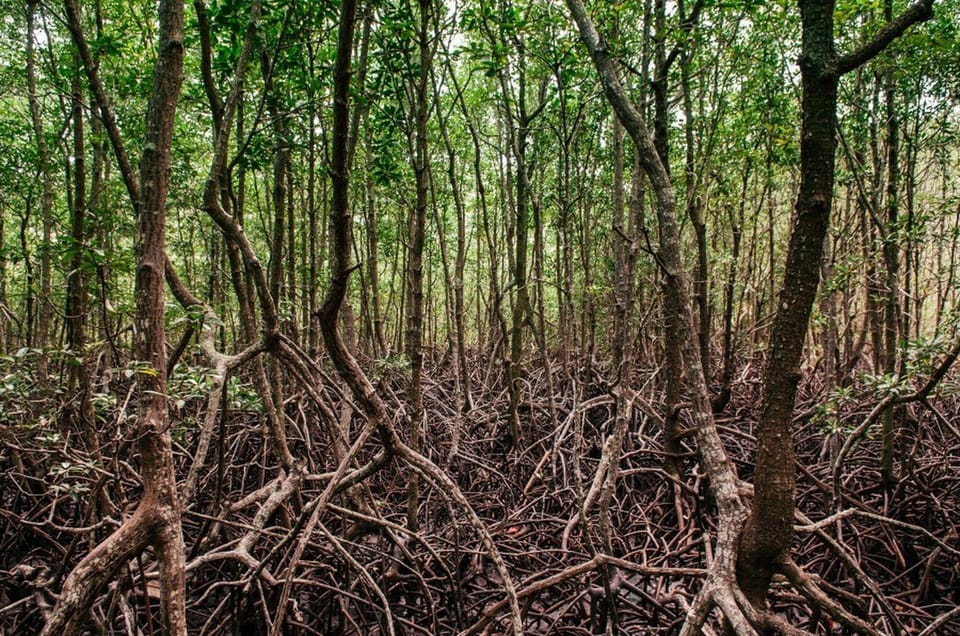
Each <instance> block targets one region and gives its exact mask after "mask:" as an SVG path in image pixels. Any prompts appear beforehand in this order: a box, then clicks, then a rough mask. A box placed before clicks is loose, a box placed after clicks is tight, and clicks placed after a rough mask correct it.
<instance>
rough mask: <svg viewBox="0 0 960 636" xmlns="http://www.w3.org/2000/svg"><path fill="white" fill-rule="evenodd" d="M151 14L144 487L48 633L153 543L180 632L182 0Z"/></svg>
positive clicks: (140, 261)
mask: <svg viewBox="0 0 960 636" xmlns="http://www.w3.org/2000/svg"><path fill="white" fill-rule="evenodd" d="M66 6H67V11H68V13H70V14H72V17H74V18H78V12H77V7H76V4H75V2H74V0H66ZM158 12H159V43H160V48H159V52H158V55H157V61H156V64H155V66H154V74H153V88H152V91H151V97H150V103H149V106H148V109H147V122H146V137H145V140H144V150H143V155H142V157H141V160H140V180H139V185H140V188H139V192H140V197H139V199H138V201H137V203H138V205H137V208H138V211H139V214H138V218H137V248H136V253H137V270H136V283H135V296H136V340H135V355H136V359H137V360H138V361H139V363H138V368H137V389H138V403H139V407H140V417H139V419H138V423H137V427H136V431H135V437H136V439H137V443H138V447H139V451H140V458H141V468H140V471H141V476H142V478H143V484H144V494H143V499H142V500H141V502H140V504H139V506H138V507H137V510H136V511H135V513H134V514H133V515H132V516H131V517H130V518H129V519H127V521H126V522H124V524H123V525H122V526H121V527H120V528H119V529H118V530H117V531H116V532H115V533H113V534H112V535H110V537H108V538H107V539H106V540H105V541H104V542H103V543H101V544H100V545H98V546H97V547H96V548H94V549H93V550H92V551H91V552H90V553H89V554H88V555H87V556H86V557H85V558H84V559H83V560H81V561H80V563H79V564H78V565H77V567H76V568H74V570H73V571H72V572H71V573H70V575H69V576H68V577H67V579H66V580H65V582H64V585H63V590H62V591H61V595H60V599H59V600H58V602H57V605H56V607H55V608H54V611H53V613H52V614H51V616H50V619H49V621H48V622H47V625H46V626H45V627H44V629H43V632H42V634H44V635H45V636H48V635H52V634H60V633H72V632H73V631H76V629H77V624H78V621H80V620H81V619H82V618H83V617H84V616H85V615H86V613H87V611H88V610H89V608H90V605H91V603H92V602H93V600H94V598H95V597H96V594H97V593H99V591H100V590H101V589H102V588H103V586H104V585H106V583H107V582H108V581H109V579H110V578H112V576H113V574H114V573H115V572H116V570H117V569H118V568H119V567H120V566H121V565H123V563H125V562H126V560H127V559H129V558H131V557H133V556H135V555H137V554H139V553H140V552H141V551H142V550H143V549H144V548H145V547H146V546H148V545H152V546H153V547H154V550H155V551H156V555H157V557H158V559H159V562H160V594H161V598H160V611H161V617H162V618H161V619H162V624H163V631H164V633H166V634H172V635H185V634H186V632H187V622H186V607H185V594H184V554H185V553H184V545H183V535H182V531H181V526H180V505H179V501H178V499H177V492H176V475H175V472H174V465H173V451H172V447H171V440H170V426H169V421H168V414H167V398H166V384H167V383H166V349H165V345H166V342H165V331H164V270H165V266H166V254H165V244H166V205H167V191H168V187H169V180H170V161H171V146H172V137H173V125H174V116H175V113H176V107H177V100H178V97H179V94H180V86H181V83H182V80H183V3H182V2H178V1H177V0H161V1H160V3H159V8H158ZM76 23H77V24H79V20H78V19H77V20H76ZM77 35H80V36H81V38H82V34H81V33H79V31H78V32H77V33H75V34H74V37H75V39H76V38H77ZM75 43H76V40H75ZM84 44H85V41H84ZM88 71H89V69H88Z"/></svg>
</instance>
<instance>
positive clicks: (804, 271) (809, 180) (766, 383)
mask: <svg viewBox="0 0 960 636" xmlns="http://www.w3.org/2000/svg"><path fill="white" fill-rule="evenodd" d="M931 4H932V0H927V1H925V2H920V3H917V4H915V5H913V6H912V7H911V8H910V9H908V11H907V12H906V13H904V14H903V15H901V16H900V17H899V18H898V19H897V20H895V21H894V20H891V21H890V22H888V25H887V26H886V27H885V28H884V29H883V30H881V31H880V33H879V34H878V35H877V37H876V38H875V39H874V40H871V41H870V42H868V43H867V44H866V45H864V46H863V47H862V48H861V49H859V50H857V51H856V52H854V53H852V54H850V55H847V56H843V57H840V56H838V55H837V53H836V50H835V44H834V34H833V29H834V24H833V19H834V16H833V10H834V1H833V0H801V2H800V12H801V18H802V22H803V37H802V53H801V56H800V72H801V78H802V79H801V81H802V89H803V97H802V102H801V116H802V121H801V131H800V191H799V193H798V196H797V203H796V221H795V225H794V229H793V233H792V234H791V236H790V245H789V248H788V251H787V263H786V267H785V269H784V280H783V286H782V290H781V292H780V297H779V303H778V305H777V314H776V317H775V318H774V323H773V328H772V330H771V335H770V346H769V352H770V353H769V356H768V359H767V366H766V368H765V370H764V376H763V397H762V401H761V406H760V419H759V422H758V424H757V460H756V474H755V478H754V488H755V499H754V504H753V509H752V512H751V515H750V518H749V520H748V522H747V525H746V527H745V528H744V532H743V537H742V540H741V551H740V558H739V561H738V565H737V575H738V579H739V582H740V585H741V587H742V588H743V591H744V593H745V594H746V595H747V598H748V599H750V601H751V602H752V603H753V604H754V605H755V606H757V607H758V608H761V607H763V604H764V602H765V599H766V596H767V591H768V589H769V587H770V581H771V579H772V577H773V574H774V573H775V572H776V571H778V570H779V569H780V567H781V564H782V563H784V562H785V560H786V559H787V555H788V552H789V549H790V541H791V539H792V537H793V512H794V492H795V484H796V468H795V466H794V456H795V455H794V447H793V405H794V400H795V398H796V394H797V384H798V383H799V380H800V356H801V354H802V353H803V342H804V338H805V336H806V333H807V324H808V320H809V317H810V311H811V308H812V307H813V303H814V300H815V298H816V293H817V286H818V284H819V282H820V259H821V257H822V254H823V242H824V239H825V237H826V235H827V230H828V227H829V224H830V210H831V206H832V201H833V183H834V166H835V155H836V145H837V144H836V132H835V131H836V124H837V87H838V85H839V81H840V77H841V76H842V75H843V73H846V72H849V71H852V70H854V69H856V68H857V67H859V66H860V65H862V64H864V63H865V62H867V61H868V60H869V59H871V58H872V57H873V56H874V55H876V54H877V53H879V52H880V51H881V50H883V48H884V47H885V46H886V45H887V44H889V42H891V41H892V40H893V39H894V38H895V37H897V36H898V35H899V34H901V33H903V31H904V30H906V28H907V27H908V26H909V25H911V24H913V23H914V22H917V21H920V20H923V19H927V18H928V17H929V16H930V5H931Z"/></svg>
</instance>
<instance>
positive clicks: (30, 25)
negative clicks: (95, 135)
mask: <svg viewBox="0 0 960 636" xmlns="http://www.w3.org/2000/svg"><path fill="white" fill-rule="evenodd" d="M38 4H39V1H38V0H27V56H26V57H27V60H26V64H27V101H28V103H29V107H30V120H31V122H32V124H33V133H34V137H35V138H36V142H37V154H38V155H39V157H38V158H39V163H40V177H41V179H42V181H43V195H42V197H41V200H40V202H41V209H40V213H41V223H42V232H43V239H42V242H41V245H40V248H39V252H40V293H39V296H38V299H37V305H38V306H37V308H36V314H37V321H36V333H35V334H34V335H32V336H31V337H29V338H28V343H30V344H32V345H33V346H35V347H39V348H41V349H42V348H44V347H46V346H47V338H48V336H49V331H50V308H51V304H50V302H51V300H50V249H51V245H50V241H51V228H52V225H53V175H52V172H51V164H50V150H49V146H48V145H47V140H46V137H45V133H44V130H43V114H42V113H41V112H40V98H39V95H38V93H37V72H36V54H35V52H34V48H35V47H34V42H35V39H36V27H35V24H34V23H35V20H36V9H37V5H38ZM34 293H35V292H34V290H32V289H31V290H29V291H28V294H30V297H28V305H29V303H30V298H32V297H33V294H34ZM27 313H28V314H30V313H31V312H30V311H28V312H27ZM32 326H33V325H32V324H30V321H29V320H28V327H32Z"/></svg>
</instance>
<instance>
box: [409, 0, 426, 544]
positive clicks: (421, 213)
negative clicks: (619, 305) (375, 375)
mask: <svg viewBox="0 0 960 636" xmlns="http://www.w3.org/2000/svg"><path fill="white" fill-rule="evenodd" d="M418 7H419V20H420V23H419V28H418V30H417V31H416V37H417V48H418V53H419V60H418V75H417V80H416V84H415V86H414V87H413V94H414V96H415V100H416V101H415V103H414V104H413V110H414V120H415V121H414V137H415V138H414V165H413V174H414V180H415V184H416V196H417V199H416V204H415V206H414V208H413V210H411V213H410V215H409V217H408V226H407V230H408V234H407V245H408V253H407V314H406V323H407V325H406V338H405V340H404V342H405V345H406V354H407V358H408V359H409V360H410V391H409V394H408V396H407V402H408V403H409V405H410V447H411V448H412V449H413V450H414V452H417V453H419V452H420V449H421V448H422V446H423V436H424V430H423V429H424V422H423V386H422V382H423V380H422V377H423V244H424V235H425V233H426V218H427V205H428V204H429V201H428V197H429V187H430V183H429V181H430V155H429V152H428V150H429V149H428V147H427V119H428V115H429V103H428V99H429V92H428V86H429V81H430V66H431V60H432V51H431V38H430V31H429V26H430V20H431V16H432V13H433V0H419V2H418ZM419 487H420V481H419V479H418V477H417V475H411V477H410V481H409V485H408V489H407V527H408V528H409V529H410V531H411V532H416V531H417V528H418V523H417V509H418V507H419V505H420V504H419Z"/></svg>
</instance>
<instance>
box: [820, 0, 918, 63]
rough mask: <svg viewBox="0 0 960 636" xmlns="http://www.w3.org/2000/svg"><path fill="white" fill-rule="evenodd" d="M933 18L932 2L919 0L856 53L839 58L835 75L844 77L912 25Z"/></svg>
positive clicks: (874, 55) (870, 58) (888, 23)
mask: <svg viewBox="0 0 960 636" xmlns="http://www.w3.org/2000/svg"><path fill="white" fill-rule="evenodd" d="M932 17H933V0H919V1H918V2H915V3H914V4H912V5H910V7H909V8H908V9H907V10H906V11H904V12H903V13H901V14H900V15H898V16H897V17H896V18H894V19H893V20H891V21H890V22H887V24H886V25H884V27H883V28H882V29H880V31H879V32H877V34H876V35H875V36H873V39H872V40H870V41H869V42H867V43H866V44H864V45H863V46H861V47H860V48H859V49H857V50H856V51H853V52H852V53H848V54H847V55H844V56H841V57H840V58H839V59H838V60H837V74H838V75H844V74H846V73H849V72H850V71H854V70H856V69H857V68H859V67H861V66H863V65H864V64H866V63H867V62H869V61H870V60H872V59H873V58H874V57H876V56H877V55H878V54H880V53H881V52H882V51H883V50H884V49H885V48H887V46H888V45H889V44H890V43H891V42H893V41H894V40H896V39H897V38H898V37H900V36H901V35H903V34H904V32H906V30H907V29H909V28H910V27H911V26H913V25H914V24H917V23H919V22H925V21H927V20H929V19H930V18H932Z"/></svg>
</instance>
